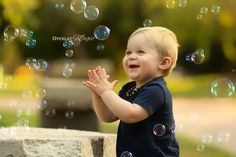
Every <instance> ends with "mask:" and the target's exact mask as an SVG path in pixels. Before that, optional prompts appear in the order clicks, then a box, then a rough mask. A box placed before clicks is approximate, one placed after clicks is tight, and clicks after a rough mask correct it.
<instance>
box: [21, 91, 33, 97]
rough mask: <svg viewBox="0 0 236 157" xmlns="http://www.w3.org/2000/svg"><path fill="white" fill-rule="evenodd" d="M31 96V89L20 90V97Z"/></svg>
mask: <svg viewBox="0 0 236 157" xmlns="http://www.w3.org/2000/svg"><path fill="white" fill-rule="evenodd" d="M31 96H32V91H31V90H25V91H23V92H22V97H23V98H30V97H31Z"/></svg>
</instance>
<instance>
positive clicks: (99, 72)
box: [96, 66, 103, 80]
mask: <svg viewBox="0 0 236 157" xmlns="http://www.w3.org/2000/svg"><path fill="white" fill-rule="evenodd" d="M96 72H97V75H98V77H99V79H100V80H102V79H103V76H102V72H101V67H100V66H98V67H97V68H96Z"/></svg>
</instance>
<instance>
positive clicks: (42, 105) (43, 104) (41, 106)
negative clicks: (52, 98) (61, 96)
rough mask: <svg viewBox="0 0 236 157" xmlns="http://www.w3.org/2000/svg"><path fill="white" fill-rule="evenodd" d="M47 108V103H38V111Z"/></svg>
mask: <svg viewBox="0 0 236 157" xmlns="http://www.w3.org/2000/svg"><path fill="white" fill-rule="evenodd" d="M47 106H48V103H47V101H46V100H45V99H41V100H40V101H39V103H38V108H39V109H40V110H44V109H45V108H47Z"/></svg>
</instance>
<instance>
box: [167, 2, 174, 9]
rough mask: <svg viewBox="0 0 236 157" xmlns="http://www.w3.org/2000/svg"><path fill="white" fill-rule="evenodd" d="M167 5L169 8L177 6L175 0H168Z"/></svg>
mask: <svg viewBox="0 0 236 157" xmlns="http://www.w3.org/2000/svg"><path fill="white" fill-rule="evenodd" d="M166 7H167V8H168V9H173V8H174V7H175V1H174V0H166Z"/></svg>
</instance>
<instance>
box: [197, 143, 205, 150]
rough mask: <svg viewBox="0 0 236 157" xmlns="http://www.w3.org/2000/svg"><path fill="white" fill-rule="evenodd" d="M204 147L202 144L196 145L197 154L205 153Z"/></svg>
mask: <svg viewBox="0 0 236 157" xmlns="http://www.w3.org/2000/svg"><path fill="white" fill-rule="evenodd" d="M205 148H206V147H205V145H204V144H203V143H200V144H198V145H197V151H198V152H203V151H205Z"/></svg>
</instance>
